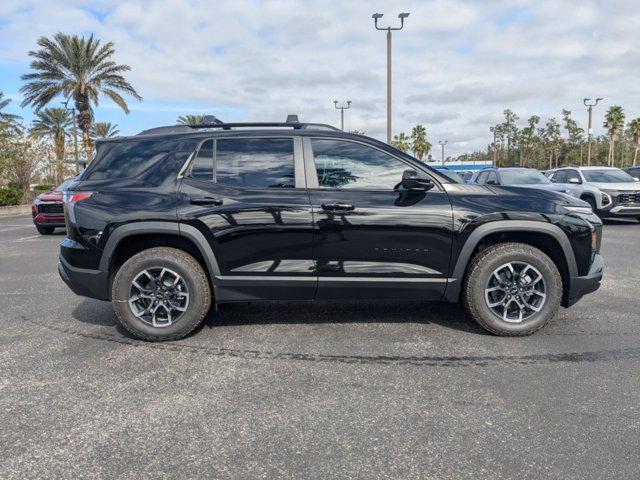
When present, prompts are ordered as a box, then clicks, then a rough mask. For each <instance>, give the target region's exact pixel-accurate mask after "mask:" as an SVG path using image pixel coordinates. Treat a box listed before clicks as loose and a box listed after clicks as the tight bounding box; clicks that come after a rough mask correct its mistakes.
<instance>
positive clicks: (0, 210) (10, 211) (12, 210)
mask: <svg viewBox="0 0 640 480" xmlns="http://www.w3.org/2000/svg"><path fill="white" fill-rule="evenodd" d="M28 214H31V204H27V205H12V206H10V207H0V217H8V216H12V215H28Z"/></svg>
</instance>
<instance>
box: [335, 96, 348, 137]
mask: <svg viewBox="0 0 640 480" xmlns="http://www.w3.org/2000/svg"><path fill="white" fill-rule="evenodd" d="M333 106H334V107H336V108H337V109H338V110H340V130H342V131H343V132H344V111H345V110H349V108H351V100H347V105H346V106H344V105H343V106H341V107H339V106H338V100H334V101H333Z"/></svg>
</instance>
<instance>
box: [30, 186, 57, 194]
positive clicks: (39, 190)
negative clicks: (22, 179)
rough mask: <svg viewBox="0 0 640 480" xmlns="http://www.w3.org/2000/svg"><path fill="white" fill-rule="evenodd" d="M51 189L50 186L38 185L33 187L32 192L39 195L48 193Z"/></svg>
mask: <svg viewBox="0 0 640 480" xmlns="http://www.w3.org/2000/svg"><path fill="white" fill-rule="evenodd" d="M52 188H53V187H52V186H51V185H44V184H40V185H36V186H35V187H33V191H34V192H35V193H36V195H40V194H41V193H44V192H48V191H49V190H51V189H52Z"/></svg>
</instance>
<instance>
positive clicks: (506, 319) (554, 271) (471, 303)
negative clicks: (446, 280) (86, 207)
mask: <svg viewBox="0 0 640 480" xmlns="http://www.w3.org/2000/svg"><path fill="white" fill-rule="evenodd" d="M462 295H463V302H464V306H465V308H466V310H467V312H469V314H470V315H471V316H472V317H473V319H474V320H475V321H476V322H478V324H480V325H481V326H482V327H483V328H485V329H486V330H488V331H490V332H492V333H494V334H496V335H502V336H523V335H530V334H532V333H533V332H535V331H537V330H539V329H541V328H542V327H544V326H545V325H546V324H547V323H548V322H549V321H550V320H551V319H552V318H553V317H554V316H555V314H556V312H557V311H558V308H559V307H560V302H561V300H562V277H561V276H560V272H559V271H558V268H557V267H556V265H555V264H554V263H553V261H552V260H551V259H550V258H549V257H548V256H547V255H545V254H544V253H543V252H542V251H541V250H539V249H537V248H535V247H532V246H530V245H526V244H522V243H501V244H497V245H492V246H490V247H488V248H486V249H485V250H483V251H482V252H480V253H478V254H477V255H476V256H475V257H474V258H473V259H472V260H471V263H470V265H469V269H468V273H467V275H466V277H465V280H464V285H463V292H462Z"/></svg>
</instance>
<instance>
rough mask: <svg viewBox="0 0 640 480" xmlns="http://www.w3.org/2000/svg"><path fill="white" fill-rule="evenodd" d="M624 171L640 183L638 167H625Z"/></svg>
mask: <svg viewBox="0 0 640 480" xmlns="http://www.w3.org/2000/svg"><path fill="white" fill-rule="evenodd" d="M624 171H625V172H627V173H628V174H629V175H631V176H632V177H633V178H634V179H635V180H638V181H640V167H627V168H625V169H624Z"/></svg>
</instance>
